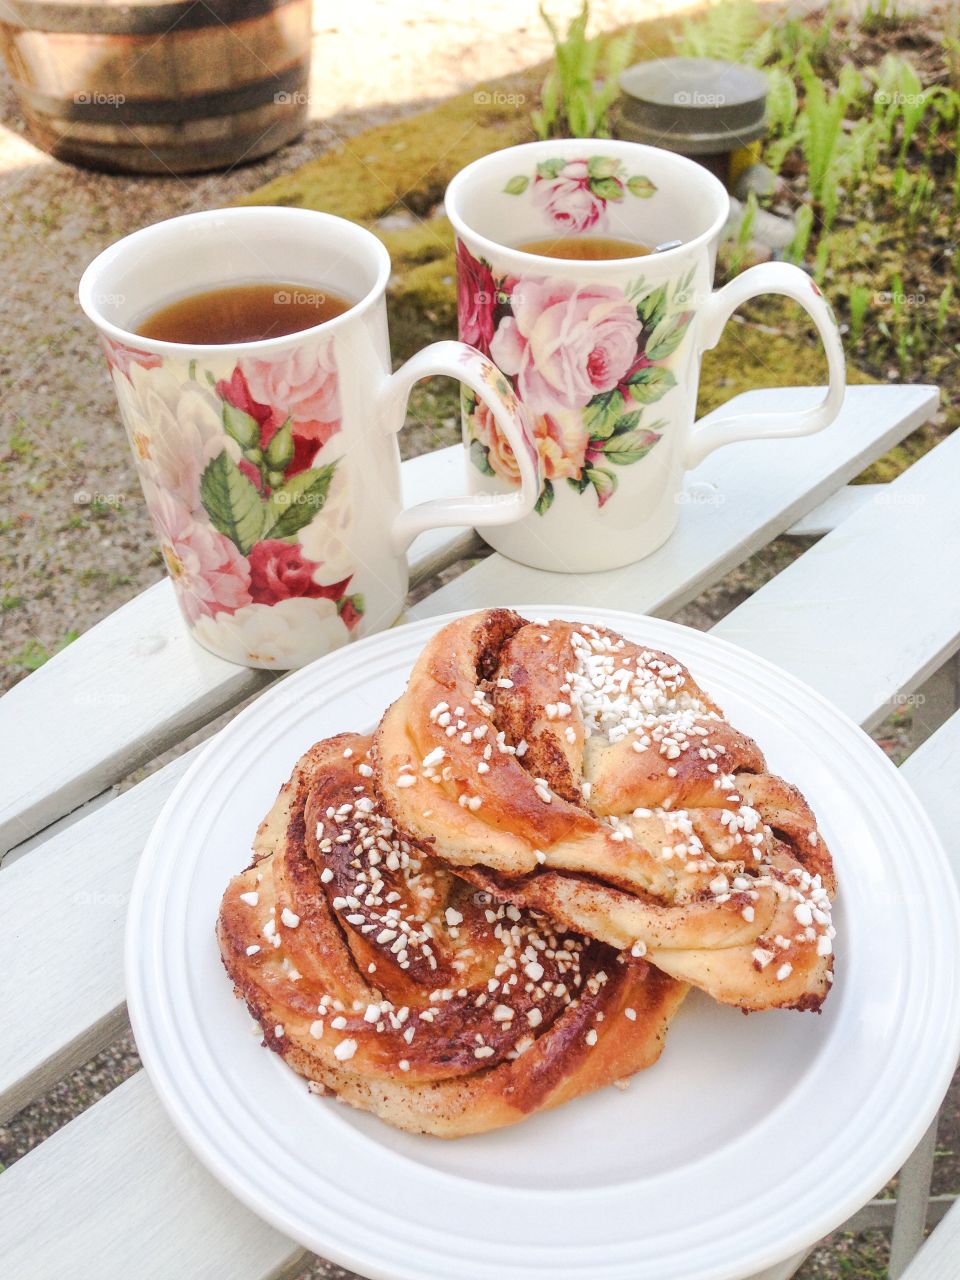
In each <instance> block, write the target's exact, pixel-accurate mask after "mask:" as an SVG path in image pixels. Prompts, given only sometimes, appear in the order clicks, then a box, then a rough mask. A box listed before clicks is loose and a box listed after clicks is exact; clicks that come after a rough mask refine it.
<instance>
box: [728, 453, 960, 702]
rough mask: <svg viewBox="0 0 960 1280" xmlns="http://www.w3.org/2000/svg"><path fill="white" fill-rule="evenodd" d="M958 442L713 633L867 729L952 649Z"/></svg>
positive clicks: (959, 641) (958, 570)
mask: <svg viewBox="0 0 960 1280" xmlns="http://www.w3.org/2000/svg"><path fill="white" fill-rule="evenodd" d="M958 476H960V433H955V434H953V435H951V436H949V437H948V438H947V439H946V440H944V441H943V443H942V444H940V445H938V446H937V448H936V449H933V450H932V451H931V452H930V453H928V454H927V455H926V456H925V457H923V458H921V459H920V461H919V462H916V463H915V464H914V465H913V466H912V467H911V468H910V469H909V470H908V471H906V472H904V474H903V475H901V476H899V477H898V478H897V479H896V480H894V481H893V482H892V483H891V484H890V485H888V486H887V492H886V494H885V501H884V502H883V503H882V504H877V503H871V504H869V505H868V506H866V507H864V508H863V509H862V510H860V511H859V512H857V514H856V515H853V516H851V517H850V518H849V519H848V520H845V521H844V522H843V524H842V525H841V526H840V527H839V528H838V529H836V530H834V532H833V533H831V534H828V535H827V536H826V537H825V538H824V539H823V540H822V541H821V542H819V543H818V544H817V545H816V546H815V547H813V548H812V549H811V550H810V551H808V552H807V554H806V555H804V556H801V557H800V559H799V560H796V561H795V562H794V563H793V564H792V565H790V566H789V567H788V568H787V569H785V570H784V571H783V572H782V573H780V574H778V575H777V577H776V578H774V579H773V580H772V581H771V582H768V583H767V584H766V586H764V587H762V588H761V589H760V590H759V591H757V592H755V593H754V594H753V595H752V596H751V597H750V598H749V600H746V601H744V603H743V604H742V605H740V606H739V607H738V608H737V609H735V610H734V611H733V612H732V613H731V614H729V615H728V616H727V617H726V618H724V619H723V621H722V622H720V623H719V624H718V625H717V627H716V628H715V631H716V634H717V635H720V636H723V638H724V639H726V640H732V641H733V642H734V643H735V644H741V645H744V646H745V647H746V648H748V649H750V650H751V652H753V653H758V654H761V655H762V656H763V657H765V658H769V659H770V661H771V662H776V663H778V664H779V665H780V666H783V667H786V668H787V670H788V671H790V672H792V673H793V674H794V675H797V676H799V677H800V678H801V679H803V680H806V681H808V682H809V683H810V684H813V685H814V686H815V687H816V688H817V689H819V690H820V691H821V693H824V694H826V696H827V697H828V698H830V699H831V700H832V701H833V702H835V703H836V704H837V705H838V706H840V707H842V708H843V710H844V711H846V712H847V714H848V715H850V716H852V717H853V718H854V719H855V720H857V721H859V722H860V723H861V724H864V725H866V726H868V727H870V726H872V725H874V724H877V723H878V722H879V721H881V720H882V719H884V717H885V716H887V715H888V714H889V713H890V712H891V711H893V710H894V709H895V708H896V706H897V700H898V698H899V697H900V695H902V694H903V693H905V692H907V693H908V692H909V691H910V690H911V689H915V688H916V687H917V685H918V684H920V683H921V682H922V681H923V680H924V679H925V678H926V677H927V676H928V675H930V674H931V673H932V672H933V671H935V670H936V669H937V668H938V667H939V666H940V665H941V664H942V663H943V662H944V661H945V659H946V658H947V657H949V656H950V654H952V653H954V652H955V651H956V649H957V647H958V645H960V592H958V591H957V590H956V585H955V584H956V583H957V582H958V581H960V520H958V516H957V477H958Z"/></svg>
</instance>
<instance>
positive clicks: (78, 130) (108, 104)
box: [0, 0, 311, 173]
mask: <svg viewBox="0 0 960 1280" xmlns="http://www.w3.org/2000/svg"><path fill="white" fill-rule="evenodd" d="M310 13H311V0H122V2H118V3H111V2H110V0H4V3H3V4H2V5H0V39H2V43H3V54H4V57H5V59H6V62H7V67H8V68H9V71H10V74H11V76H12V78H13V80H14V82H15V85H16V89H17V92H18V94H19V97H20V102H21V104H22V106H23V111H24V115H25V116H26V120H27V125H28V127H29V130H30V134H31V137H32V138H33V140H34V141H35V142H36V143H37V145H38V146H41V147H43V149H44V150H45V151H48V152H49V153H50V154H51V155H54V156H56V157H57V158H58V159H60V160H68V161H71V162H73V163H75V164H82V165H87V166H89V167H91V168H94V169H105V170H107V171H110V172H121V173H191V172H198V171H202V170H204V169H223V168H227V167H229V166H232V165H235V164H239V163H240V162H241V161H248V160H255V159H257V158H258V157H259V156H264V155H267V154H269V153H270V152H271V151H275V150H276V149H277V147H280V146H283V144H284V143H285V142H289V141H290V140H291V139H292V138H295V137H296V136H297V135H298V134H299V133H301V132H302V131H303V127H304V124H305V122H306V116H307V89H308V81H309V72H310Z"/></svg>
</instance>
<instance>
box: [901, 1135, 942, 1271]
mask: <svg viewBox="0 0 960 1280" xmlns="http://www.w3.org/2000/svg"><path fill="white" fill-rule="evenodd" d="M938 1119H939V1116H938V1117H937V1119H935V1120H934V1122H933V1124H932V1125H931V1126H930V1128H929V1129H928V1130H927V1132H926V1133H925V1134H924V1135H923V1137H922V1138H921V1139H920V1143H919V1145H918V1146H917V1149H916V1150H915V1151H914V1153H913V1155H912V1156H911V1157H910V1159H909V1160H908V1161H907V1163H906V1164H905V1165H904V1166H903V1168H902V1169H901V1170H900V1177H899V1180H898V1184H897V1209H896V1213H895V1215H894V1219H893V1239H892V1240H891V1242H890V1270H889V1275H890V1280H899V1278H900V1276H902V1275H903V1273H904V1271H906V1269H907V1267H908V1266H909V1265H910V1263H911V1261H912V1260H913V1256H914V1254H915V1253H916V1252H917V1250H918V1249H919V1248H920V1246H921V1244H923V1232H924V1228H925V1227H926V1222H927V1202H928V1200H929V1198H930V1184H931V1182H932V1181H933V1157H934V1154H935V1153H936V1149H937V1120H938Z"/></svg>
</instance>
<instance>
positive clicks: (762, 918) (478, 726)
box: [374, 610, 835, 1009]
mask: <svg viewBox="0 0 960 1280" xmlns="http://www.w3.org/2000/svg"><path fill="white" fill-rule="evenodd" d="M374 760H375V766H376V778H375V781H376V786H377V790H378V793H379V795H380V797H381V800H382V802H383V804H384V806H385V808H386V810H387V811H388V812H389V813H390V814H391V816H392V817H393V818H394V820H395V821H396V822H397V824H398V826H400V827H401V828H402V829H403V830H404V831H406V832H407V833H408V834H409V835H410V838H411V839H413V840H414V841H416V842H417V843H418V844H419V845H420V846H421V847H424V848H429V849H430V850H431V851H432V852H434V853H435V854H436V855H437V856H438V857H439V858H441V859H443V860H444V861H445V862H447V863H448V864H449V865H450V866H451V867H453V868H454V869H455V870H456V871H457V872H458V873H459V874H460V875H462V876H464V877H467V878H469V879H471V880H472V882H473V883H475V884H479V885H482V886H483V887H484V888H486V889H487V890H488V891H489V892H492V893H496V894H498V895H499V896H501V897H503V898H506V899H508V900H511V901H514V902H517V903H521V904H523V905H525V906H528V907H533V908H536V909H537V910H540V911H543V912H544V913H546V914H548V915H549V916H550V917H551V918H552V919H554V920H556V921H557V922H558V923H559V924H562V925H563V926H565V927H567V928H572V929H577V930H580V931H583V932H586V933H590V934H592V935H593V936H595V937H598V938H600V939H601V940H603V941H605V942H608V943H610V944H611V945H612V946H616V947H620V948H629V947H631V946H635V945H636V946H637V947H638V949H643V948H646V949H647V954H648V955H649V957H650V959H651V960H652V961H653V963H655V964H656V965H657V966H658V967H659V968H661V969H662V970H663V971H664V972H667V973H670V974H672V975H673V976H675V977H678V978H682V979H683V980H684V981H687V982H691V983H693V984H695V985H697V986H701V987H702V988H703V989H704V990H706V991H707V992H708V993H709V994H711V995H713V996H714V997H715V998H717V999H718V1000H722V1001H724V1002H727V1003H731V1004H736V1005H739V1006H740V1007H742V1008H744V1009H762V1008H768V1007H793V1008H813V1007H817V1006H818V1005H819V1003H820V1002H821V1001H822V999H823V998H824V996H825V995H826V993H827V991H828V989H829V983H830V980H831V976H832V959H831V953H832V937H833V927H832V924H831V922H830V897H831V895H832V894H833V893H834V892H835V884H834V879H833V869H832V862H831V859H830V854H829V851H828V850H827V848H826V846H825V845H824V843H823V841H822V839H821V837H820V835H819V833H818V832H817V829H816V822H815V819H814V817H813V814H812V813H811V811H810V809H809V806H808V805H807V804H806V802H805V800H804V799H803V797H802V796H801V795H800V793H799V791H798V790H797V789H796V788H795V787H793V786H792V785H790V784H789V783H787V782H784V781H783V780H782V779H780V778H778V777H776V776H775V775H772V774H770V773H769V772H768V771H767V766H766V763H765V761H764V758H763V755H762V753H761V751H760V749H759V747H758V746H757V744H756V743H755V742H753V740H752V739H750V738H749V737H747V736H746V735H744V734H742V733H740V732H739V731H738V730H736V729H735V728H734V727H733V726H732V725H730V724H729V723H728V722H727V721H726V720H725V719H724V718H723V714H722V712H721V711H720V709H719V707H717V705H716V704H715V703H714V702H713V701H712V699H711V698H710V697H709V695H708V694H707V693H705V692H704V690H703V689H701V688H700V686H699V685H698V684H697V683H696V681H695V680H694V679H693V677H692V676H691V674H690V672H689V671H687V669H686V668H685V667H684V666H683V665H682V664H681V663H678V662H677V661H676V660H675V659H673V658H672V657H670V656H669V655H668V654H663V653H660V652H658V651H656V650H651V649H644V648H643V647H642V646H638V645H634V644H630V643H628V642H627V641H625V640H624V639H623V638H622V637H620V636H617V635H616V634H615V633H613V632H610V631H607V630H605V629H603V628H599V627H592V626H588V625H582V624H577V625H574V624H569V623H562V622H551V623H548V624H543V625H540V624H534V623H527V622H525V621H524V620H523V619H521V618H520V617H519V616H518V615H517V614H515V613H513V612H512V611H509V610H488V611H486V612H483V613H480V614H473V615H471V616H469V617H466V618H462V619H458V620H457V621H455V622H453V623H451V624H449V625H448V626H447V627H445V628H443V630H442V631H440V632H439V633H438V634H437V635H436V636H435V637H434V638H433V640H432V641H431V642H430V643H429V644H428V645H427V647H426V648H425V650H424V652H423V654H422V655H421V658H420V659H419V661H418V662H417V664H416V666H415V668H414V671H413V673H412V675H411V677H410V681H409V684H408V687H407V690H406V692H405V694H404V695H403V697H402V698H400V699H399V700H398V702H396V703H395V704H394V705H393V706H392V707H391V708H390V709H389V710H388V712H387V713H386V715H385V716H384V718H383V720H382V722H381V725H380V728H379V730H378V731H377V734H376V738H375V747H374Z"/></svg>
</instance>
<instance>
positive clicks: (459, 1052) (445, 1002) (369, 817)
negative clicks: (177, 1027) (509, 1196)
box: [218, 734, 687, 1137]
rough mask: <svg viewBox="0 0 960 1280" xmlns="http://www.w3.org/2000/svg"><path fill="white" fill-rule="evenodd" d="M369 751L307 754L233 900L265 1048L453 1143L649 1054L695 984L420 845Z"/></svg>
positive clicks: (234, 942) (348, 746) (235, 883)
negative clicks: (385, 792) (378, 780)
mask: <svg viewBox="0 0 960 1280" xmlns="http://www.w3.org/2000/svg"><path fill="white" fill-rule="evenodd" d="M369 745H370V739H369V738H367V737H361V736H359V735H354V734H344V735H341V736H340V737H337V738H332V739H329V740H327V741H325V742H321V743H319V744H317V745H316V746H315V747H313V748H312V749H311V750H310V751H309V752H307V754H306V755H305V756H303V757H302V759H301V760H300V761H299V762H298V764H297V766H296V768H295V769H294V772H293V775H292V777H291V778H290V780H289V782H287V783H286V784H285V786H284V787H283V788H282V790H281V792H280V795H279V796H278V798H277V801H276V803H275V804H274V806H273V808H272V810H271V811H270V813H269V815H268V816H267V818H266V819H265V820H264V822H263V823H262V824H261V827H260V830H259V831H258V834H257V839H256V842H255V846H254V853H255V857H254V861H253V863H252V864H251V865H250V867H249V868H248V869H247V870H246V871H244V872H243V873H242V874H241V875H238V876H236V877H235V878H234V879H233V880H232V881H231V882H230V884H229V886H228V888H227V890H226V893H225V895H224V898H223V902H222V905H221V909H220V917H219V924H218V937H219V941H220V948H221V953H222V956H223V961H224V964H225V966H226V969H227V972H228V973H229V975H230V977H231V978H232V980H233V982H234V984H235V987H236V990H237V993H238V994H239V995H241V996H242V997H243V999H244V1000H245V1001H246V1003H247V1006H248V1008H249V1010H250V1012H251V1014H252V1015H253V1017H254V1018H255V1019H256V1020H257V1022H258V1023H259V1024H260V1026H261V1028H262V1030H263V1035H264V1041H265V1043H266V1044H267V1045H268V1046H269V1047H270V1048H271V1049H273V1050H275V1051H276V1052H277V1053H279V1054H281V1055H282V1056H283V1057H284V1059H285V1060H286V1061H287V1062H288V1063H289V1065H290V1066H291V1067H293V1069H294V1070H295V1071H297V1072H299V1073H300V1074H301V1075H303V1076H305V1077H306V1078H307V1079H308V1080H310V1081H312V1082H315V1087H319V1091H321V1092H327V1091H332V1092H334V1093H336V1094H338V1095H339V1097H340V1098H341V1099H342V1100H343V1101H345V1102H348V1103H351V1104H352V1105H354V1106H356V1107H361V1108H364V1109H366V1110H369V1111H373V1112H375V1113H376V1114H377V1115H379V1116H381V1117H382V1118H383V1119H384V1120H386V1121H389V1122H390V1123H391V1124H394V1125H396V1126H397V1127H398V1128H401V1129H408V1130H412V1131H414V1132H422V1133H432V1134H437V1135H439V1136H442V1137H456V1136H460V1135H463V1134H469V1133H479V1132H483V1131H485V1130H488V1129H494V1128H497V1127H499V1126H502V1125H508V1124H512V1123H514V1122H515V1121H518V1120H522V1119H523V1118H524V1117H525V1116H527V1115H530V1114H531V1113H533V1112H535V1111H539V1110H541V1109H544V1108H547V1107H553V1106H556V1105H557V1104H558V1103H561V1102H564V1101H567V1100H568V1099H571V1098H575V1097H577V1096H578V1095H579V1094H582V1093H586V1092H588V1091H590V1090H592V1089H597V1088H600V1087H601V1086H604V1085H607V1084H610V1083H612V1082H614V1081H617V1080H621V1079H622V1078H624V1077H626V1076H629V1075H630V1074H632V1073H633V1072H635V1071H639V1070H640V1069H641V1068H643V1067H647V1066H650V1065H651V1064H652V1063H653V1062H654V1061H656V1059H657V1057H658V1056H659V1054H660V1050H661V1048H662V1047H663V1038H664V1034H665V1031H666V1027H667V1023H668V1022H669V1020H670V1017H671V1016H672V1014H673V1013H674V1011H675V1010H676V1009H677V1007H678V1006H679V1004H680V1002H681V1000H682V999H683V997H684V994H685V993H686V990H687V988H686V987H685V986H684V985H683V984H681V983H679V982H675V981H673V980H672V979H671V978H669V977H667V976H666V975H664V974H662V973H660V972H659V971H658V970H657V969H655V968H653V967H652V966H650V965H648V964H647V963H646V961H644V960H642V959H639V958H637V957H631V956H630V955H625V954H621V953H618V952H617V951H615V950H613V949H612V948H610V947H608V946H605V945H604V944H603V943H600V942H596V941H594V940H592V939H589V938H584V937H582V936H578V935H574V934H570V933H565V932H563V931H561V930H558V929H557V928H556V927H555V926H554V925H553V924H552V923H551V922H550V921H549V920H548V919H546V918H544V917H543V916H540V915H538V914H537V913H536V912H534V911H530V910H527V909H518V908H517V907H516V906H513V905H508V904H504V903H502V902H498V901H495V900H492V899H490V897H489V895H487V894H486V893H482V892H481V893H478V892H477V890H476V889H475V888H474V887H473V886H471V885H469V884H468V883H467V882H466V881H464V880H463V879H461V878H459V877H457V876H455V875H453V874H452V873H451V872H450V871H449V870H448V869H447V868H446V867H445V866H444V865H443V864H442V863H440V862H439V861H437V860H436V859H435V858H432V857H430V856H429V855H426V854H423V853H421V852H420V851H419V850H418V849H417V848H415V847H414V846H413V845H411V844H410V842H408V840H407V839H406V838H404V837H402V836H401V835H400V834H399V833H398V832H397V831H396V830H395V828H394V826H393V824H392V823H391V821H390V819H389V818H387V817H386V816H385V815H384V813H383V812H382V810H381V808H380V806H379V803H378V801H377V799H376V798H375V796H374V794H373V790H372V773H373V769H372V767H371V765H370V761H369V757H368V748H369Z"/></svg>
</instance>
